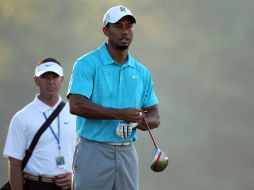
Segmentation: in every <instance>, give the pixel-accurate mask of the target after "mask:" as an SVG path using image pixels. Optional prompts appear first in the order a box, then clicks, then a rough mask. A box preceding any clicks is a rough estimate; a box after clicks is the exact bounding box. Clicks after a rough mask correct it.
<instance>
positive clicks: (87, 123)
mask: <svg viewBox="0 0 254 190" xmlns="http://www.w3.org/2000/svg"><path fill="white" fill-rule="evenodd" d="M69 94H79V95H82V96H85V97H87V98H88V99H89V100H90V101H92V102H94V103H96V104H99V105H101V106H104V107H108V108H129V107H133V108H145V107H150V106H153V105H156V104H158V99H157V97H156V95H155V92H154V87H153V80H152V76H151V73H150V72H149V70H148V69H147V68H146V67H145V66H144V65H142V64H140V63H138V62H137V61H136V60H135V59H134V58H133V57H132V56H131V55H130V53H129V54H128V58H127V60H126V62H125V63H124V64H118V63H116V62H115V61H114V60H113V59H112V58H111V56H110V54H109V52H108V49H107V46H106V43H104V44H103V45H102V46H101V47H100V48H98V49H96V50H94V51H92V52H90V53H88V54H86V55H84V56H82V57H80V58H79V59H78V60H77V61H76V62H75V64H74V67H73V72H72V76H71V79H70V83H69V88H68V93H67V95H69ZM120 122H123V121H120V120H94V119H86V118H83V117H79V116H78V117H77V132H78V134H79V136H81V137H83V138H87V139H89V140H94V141H99V142H123V139H121V138H120V137H118V136H117V135H116V127H117V125H118V124H119V123H120ZM136 139H137V134H136V129H134V130H133V133H132V135H131V136H130V137H129V138H128V139H125V140H124V141H135V140H136Z"/></svg>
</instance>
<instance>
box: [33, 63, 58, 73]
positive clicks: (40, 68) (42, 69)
mask: <svg viewBox="0 0 254 190" xmlns="http://www.w3.org/2000/svg"><path fill="white" fill-rule="evenodd" d="M46 72H53V73H56V74H58V75H59V76H61V77H62V76H63V68H62V67H61V65H59V64H57V63H55V62H45V63H42V64H40V65H37V67H36V68H35V73H34V74H35V76H36V77H39V76H41V75H43V74H44V73H46Z"/></svg>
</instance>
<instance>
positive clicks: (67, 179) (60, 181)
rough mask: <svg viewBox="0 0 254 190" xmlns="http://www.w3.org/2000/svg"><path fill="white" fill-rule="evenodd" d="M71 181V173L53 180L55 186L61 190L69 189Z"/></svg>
mask: <svg viewBox="0 0 254 190" xmlns="http://www.w3.org/2000/svg"><path fill="white" fill-rule="evenodd" d="M71 181H72V174H71V173H65V174H60V175H58V176H56V178H55V184H56V185H58V186H59V187H61V189H71Z"/></svg>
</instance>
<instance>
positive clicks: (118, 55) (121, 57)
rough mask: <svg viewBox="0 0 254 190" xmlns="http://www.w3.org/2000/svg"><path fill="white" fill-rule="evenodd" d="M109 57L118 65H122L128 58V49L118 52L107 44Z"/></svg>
mask: <svg viewBox="0 0 254 190" xmlns="http://www.w3.org/2000/svg"><path fill="white" fill-rule="evenodd" d="M107 48H108V51H109V54H110V56H111V57H112V58H113V59H114V60H115V61H116V62H117V63H119V64H123V63H124V62H125V61H126V59H127V56H128V49H124V50H119V49H116V48H114V47H113V46H112V45H111V44H107Z"/></svg>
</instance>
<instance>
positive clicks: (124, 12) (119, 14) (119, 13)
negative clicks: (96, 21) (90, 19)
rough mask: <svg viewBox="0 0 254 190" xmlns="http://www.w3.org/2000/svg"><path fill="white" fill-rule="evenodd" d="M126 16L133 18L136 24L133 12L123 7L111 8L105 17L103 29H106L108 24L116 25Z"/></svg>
mask: <svg viewBox="0 0 254 190" xmlns="http://www.w3.org/2000/svg"><path fill="white" fill-rule="evenodd" d="M125 16H131V18H132V19H133V23H136V19H135V17H134V16H133V14H132V12H131V11H130V10H129V9H127V8H126V7H124V6H122V5H118V6H115V7H111V8H110V9H109V10H108V11H107V12H106V13H105V15H104V17H103V27H105V26H106V25H107V24H108V23H116V22H118V21H119V20H120V19H121V18H123V17H125Z"/></svg>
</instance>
